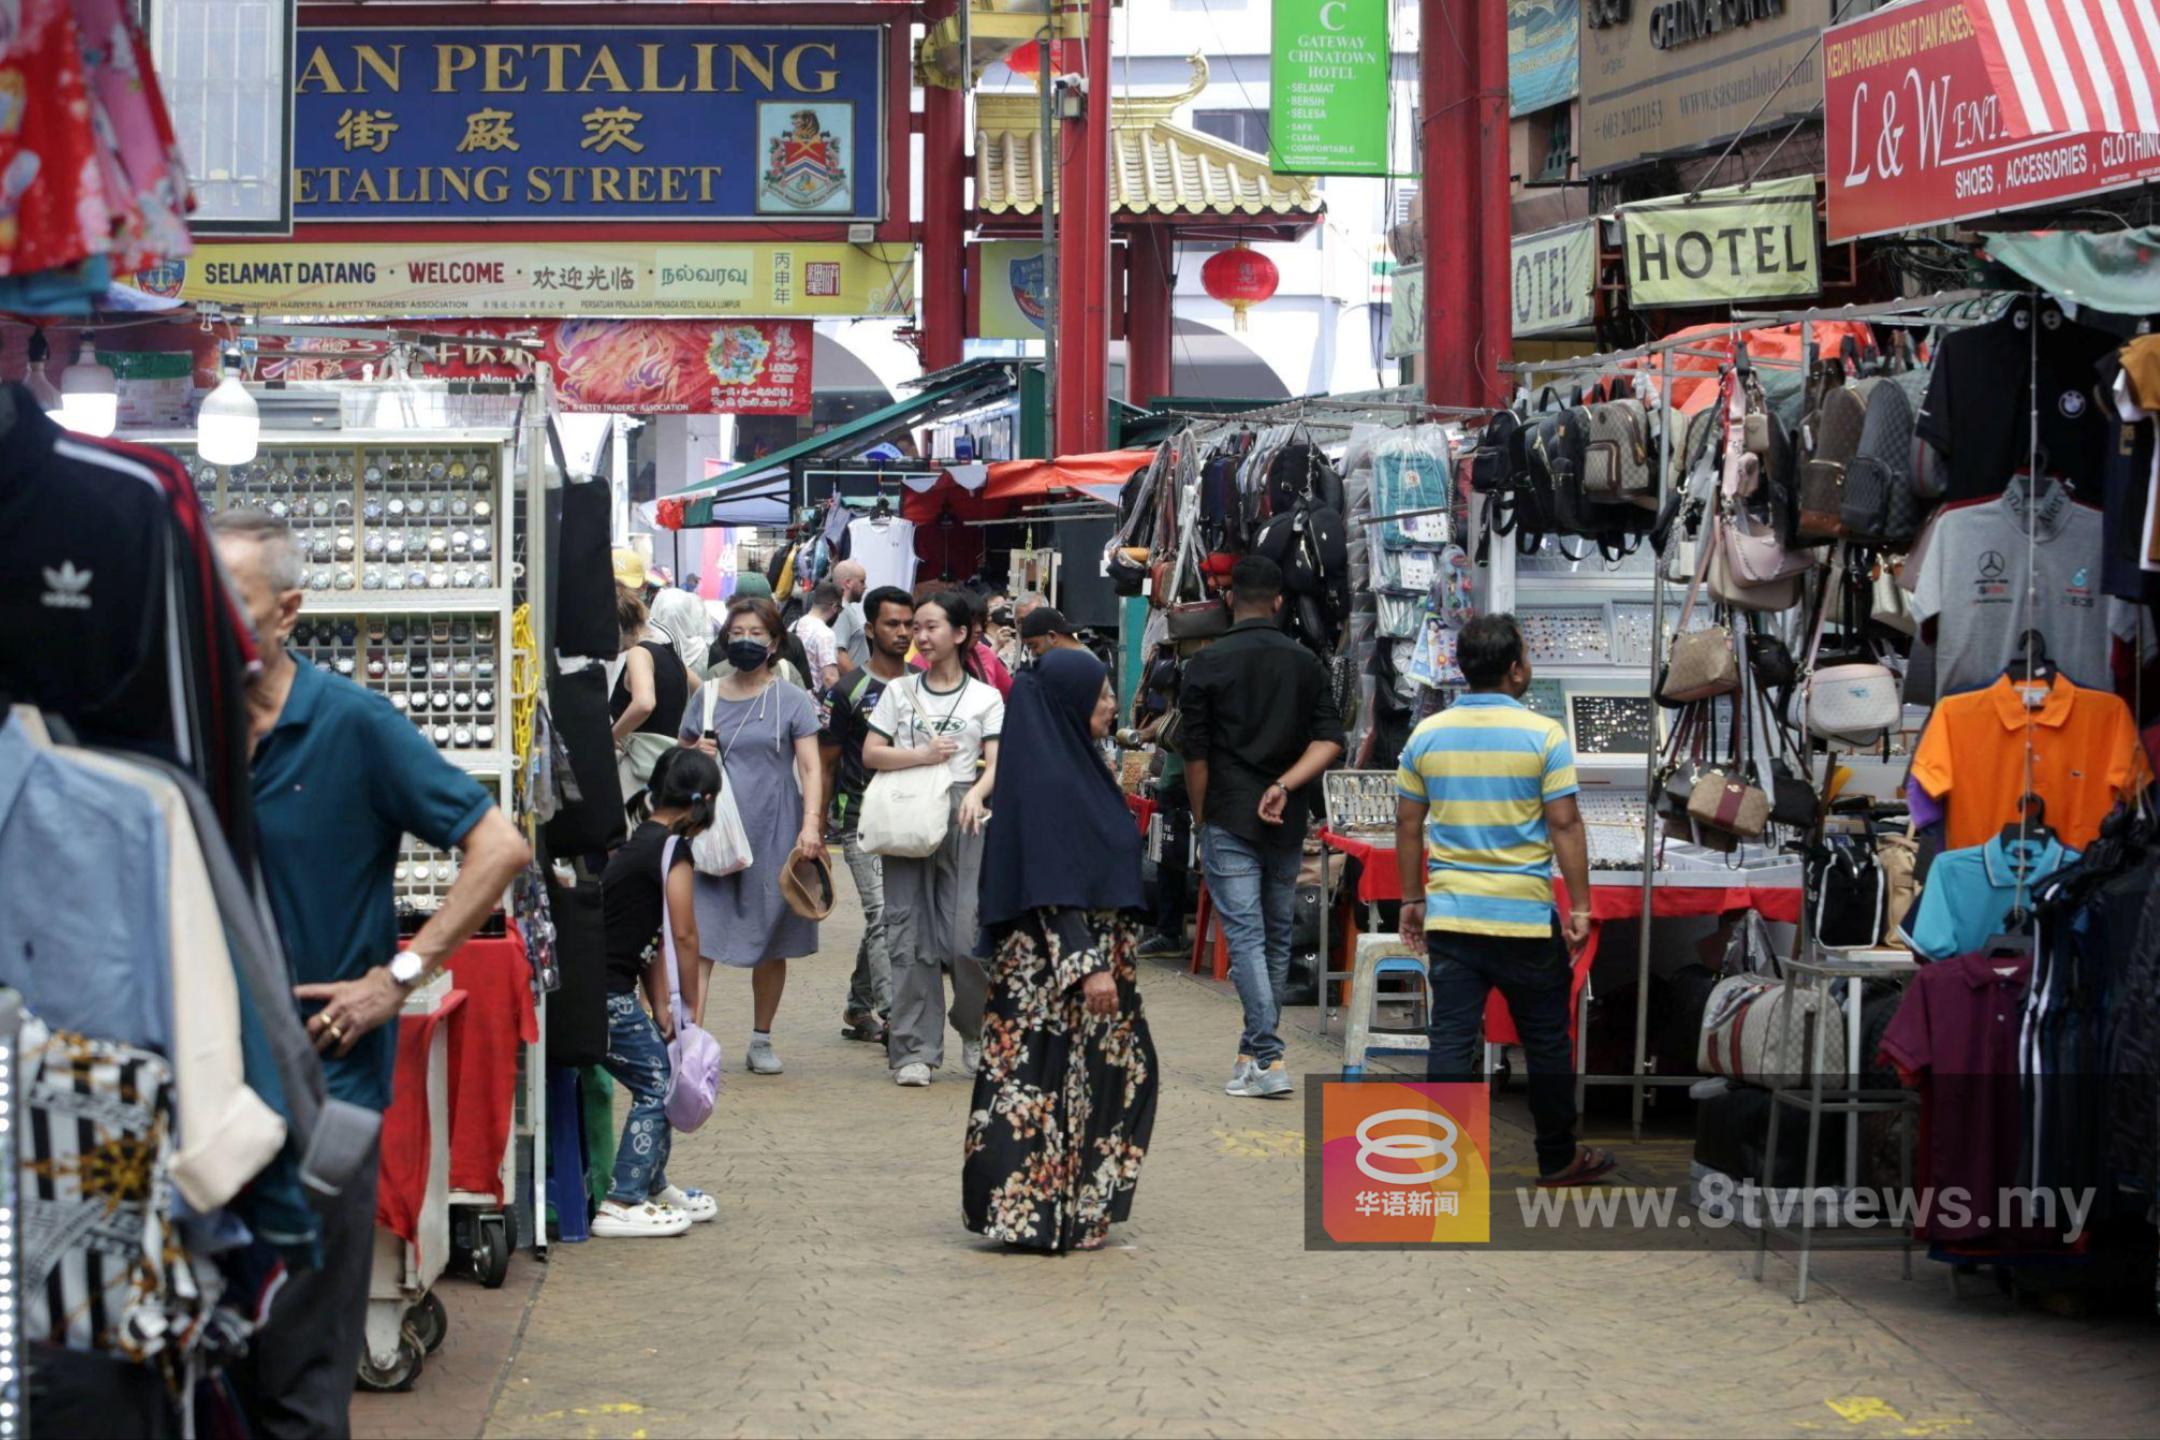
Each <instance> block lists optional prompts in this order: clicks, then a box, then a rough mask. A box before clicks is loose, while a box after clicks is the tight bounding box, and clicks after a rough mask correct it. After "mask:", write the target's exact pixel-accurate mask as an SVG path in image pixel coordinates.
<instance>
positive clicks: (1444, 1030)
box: [1425, 930, 1575, 1175]
mask: <svg viewBox="0 0 2160 1440" xmlns="http://www.w3.org/2000/svg"><path fill="white" fill-rule="evenodd" d="M1425 949H1426V953H1427V955H1428V957H1429V960H1430V973H1431V976H1432V1017H1431V1019H1430V1020H1428V1021H1427V1022H1426V1030H1425V1038H1426V1044H1427V1047H1428V1048H1427V1050H1426V1055H1425V1078H1426V1079H1428V1080H1439V1081H1476V1080H1479V1079H1481V1078H1482V1077H1481V1076H1480V1074H1479V1071H1480V1068H1481V1067H1480V1066H1479V1065H1478V1042H1479V1039H1480V1036H1481V1035H1482V1033H1483V1028H1484V1024H1485V997H1486V995H1487V994H1488V993H1489V992H1490V991H1491V990H1493V989H1494V988H1495V987H1498V989H1499V991H1500V993H1501V995H1502V996H1504V997H1506V999H1507V1004H1508V1014H1509V1015H1510V1016H1511V1017H1512V1018H1513V1019H1514V1021H1515V1033H1516V1035H1517V1036H1518V1037H1519V1038H1520V1039H1521V1040H1522V1047H1523V1058H1524V1059H1525V1060H1527V1061H1528V1062H1529V1063H1530V1083H1529V1091H1530V1118H1531V1120H1532V1121H1533V1122H1535V1123H1536V1125H1537V1158H1538V1173H1540V1174H1543V1175H1551V1174H1554V1173H1556V1172H1558V1171H1561V1170H1565V1169H1566V1168H1567V1167H1568V1164H1569V1163H1570V1162H1571V1161H1573V1160H1574V1158H1575V1052H1574V1051H1573V1049H1571V1048H1570V1047H1569V1045H1568V1000H1569V997H1570V995H1571V994H1572V993H1573V986H1574V969H1573V967H1572V966H1571V965H1570V964H1569V962H1568V952H1567V947H1566V946H1565V945H1563V944H1562V943H1561V942H1560V937H1559V935H1557V934H1553V935H1548V936H1542V937H1537V938H1522V939H1517V938H1515V937H1513V936H1504V935H1464V934H1459V933H1457V932H1455V931H1452V930H1428V931H1426V932H1425Z"/></svg>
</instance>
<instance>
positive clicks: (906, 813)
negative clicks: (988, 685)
mask: <svg viewBox="0 0 2160 1440" xmlns="http://www.w3.org/2000/svg"><path fill="white" fill-rule="evenodd" d="M891 688H893V689H896V690H897V691H898V692H899V694H900V698H901V700H902V702H903V703H905V704H906V705H907V706H908V707H909V708H910V709H912V710H913V711H914V712H915V716H916V721H917V723H918V725H919V726H920V727H921V728H922V730H923V732H924V733H925V734H930V735H937V734H942V733H944V732H943V731H942V730H941V729H940V728H939V727H937V726H935V725H933V724H931V723H930V719H929V717H928V716H927V715H925V714H924V713H923V708H922V699H921V696H920V695H919V694H917V693H916V692H917V691H919V690H920V689H921V688H922V680H921V678H920V677H915V678H911V679H907V680H895V681H894V682H893V684H892V687H891ZM966 690H967V687H966V686H965V685H963V686H961V693H962V694H963V695H964V694H965V693H966ZM959 708H960V701H959V699H958V698H955V699H954V701H953V709H954V710H955V711H958V709H959ZM951 718H952V717H951V716H949V715H948V716H947V717H946V719H947V720H948V721H949V720H950V719H951ZM952 786H953V778H952V768H951V767H950V766H948V765H946V764H945V763H944V762H943V761H939V762H938V763H937V764H935V765H911V766H909V767H908V768H907V769H905V770H879V771H876V772H874V773H872V775H871V776H870V786H869V788H868V789H867V790H865V791H864V792H863V808H862V820H861V823H860V827H859V831H858V838H859V842H860V844H861V845H862V848H863V849H864V850H866V851H868V852H869V853H870V854H872V855H895V856H899V857H901V858H903V859H908V860H920V859H922V858H923V857H924V856H925V855H934V854H936V853H937V849H938V847H939V846H940V845H943V844H944V843H945V831H946V829H947V827H948V826H950V825H951V823H952Z"/></svg>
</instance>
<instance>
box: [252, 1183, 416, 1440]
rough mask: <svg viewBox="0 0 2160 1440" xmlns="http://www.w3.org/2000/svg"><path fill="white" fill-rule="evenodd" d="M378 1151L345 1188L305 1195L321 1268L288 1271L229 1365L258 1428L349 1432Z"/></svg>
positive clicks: (363, 1328)
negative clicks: (317, 1228) (245, 1346)
mask: <svg viewBox="0 0 2160 1440" xmlns="http://www.w3.org/2000/svg"><path fill="white" fill-rule="evenodd" d="M378 1154H379V1152H378V1151H377V1150H376V1149H375V1148H374V1147H372V1146H371V1147H369V1150H368V1159H367V1164H365V1165H364V1166H362V1167H361V1171H360V1174H359V1176H358V1177H356V1178H355V1179H354V1180H353V1181H351V1182H350V1183H349V1184H347V1185H346V1187H345V1189H344V1190H343V1192H342V1193H340V1194H338V1195H335V1196H323V1195H313V1194H311V1195H309V1197H308V1203H309V1204H310V1205H312V1206H313V1207H314V1209H315V1214H316V1218H317V1219H318V1220H320V1221H321V1222H322V1245H323V1268H322V1269H320V1270H312V1271H303V1272H301V1273H298V1274H295V1275H292V1276H290V1277H289V1278H287V1280H286V1281H285V1284H284V1286H283V1288H281V1289H280V1290H279V1291H278V1293H277V1299H276V1300H274V1301H273V1302H271V1306H270V1320H269V1323H268V1324H266V1325H265V1326H263V1328H262V1329H260V1330H258V1331H256V1332H255V1338H254V1340H253V1341H252V1342H251V1343H250V1345H249V1351H248V1355H247V1356H246V1358H245V1359H243V1360H241V1361H240V1362H239V1363H238V1364H236V1365H235V1366H234V1367H233V1368H232V1370H231V1372H230V1374H231V1376H232V1380H233V1388H234V1389H235V1390H236V1391H237V1392H238V1397H239V1401H240V1409H241V1411H242V1412H243V1413H244V1414H245V1415H246V1416H247V1418H248V1423H249V1424H250V1425H251V1426H252V1427H253V1428H254V1432H255V1433H256V1434H257V1435H261V1436H269V1437H286V1436H291V1437H295V1440H323V1437H328V1440H342V1437H345V1436H349V1435H351V1434H352V1416H351V1407H352V1397H353V1384H354V1382H355V1380H356V1379H357V1378H358V1374H359V1366H360V1352H361V1350H362V1349H363V1348H364V1347H365V1346H366V1343H367V1338H366V1332H367V1308H368V1275H369V1273H370V1272H371V1271H372V1270H373V1268H374V1263H375V1180H376V1165H377V1158H376V1157H377V1155H378Z"/></svg>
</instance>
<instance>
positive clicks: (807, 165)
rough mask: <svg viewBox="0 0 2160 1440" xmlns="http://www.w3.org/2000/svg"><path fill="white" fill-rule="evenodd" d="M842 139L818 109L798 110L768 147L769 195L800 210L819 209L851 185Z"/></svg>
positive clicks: (766, 168)
mask: <svg viewBox="0 0 2160 1440" xmlns="http://www.w3.org/2000/svg"><path fill="white" fill-rule="evenodd" d="M843 149H844V147H843V144H842V141H841V139H840V137H839V136H837V135H835V134H833V132H832V131H830V130H828V129H826V128H825V126H824V123H823V122H822V121H821V120H820V119H819V117H818V112H817V111H815V110H797V111H795V112H794V113H793V114H791V115H790V116H789V117H788V123H787V125H786V127H785V128H784V129H783V130H782V131H781V133H779V134H778V135H775V136H773V137H772V139H771V140H770V141H769V142H768V143H767V145H766V147H765V177H764V187H765V193H766V194H767V195H769V196H771V197H772V198H773V199H775V200H777V201H779V202H780V203H781V204H783V205H786V206H788V207H790V208H792V209H796V210H816V209H820V208H822V207H824V205H825V202H826V201H828V200H830V199H831V198H832V197H833V196H835V195H837V194H839V193H840V192H841V191H842V190H843V189H844V188H846V186H847V179H848V173H847V165H846V163H845V156H844V154H843Z"/></svg>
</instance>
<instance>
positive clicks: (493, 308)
mask: <svg viewBox="0 0 2160 1440" xmlns="http://www.w3.org/2000/svg"><path fill="white" fill-rule="evenodd" d="M913 258H914V257H913V255H912V253H911V252H910V250H909V249H908V247H906V246H904V245H892V246H886V245H845V244H820V243H815V242H804V243H802V244H783V245H688V244H668V243H665V242H655V243H651V244H640V245H631V244H594V245H581V244H572V243H568V242H564V243H554V244H551V243H545V242H535V243H523V242H513V243H505V244H489V243H486V242H484V241H483V242H480V243H465V242H453V241H445V242H442V243H440V244H396V245H375V244H364V243H362V244H345V245H310V244H284V243H279V244H268V245H265V244H255V245H248V244H231V245H213V244H198V245H197V246H196V247H195V252H194V253H193V254H192V255H189V256H187V257H186V258H185V259H181V260H175V261H172V262H170V263H168V264H165V265H161V266H159V267H158V268H157V269H155V270H149V271H145V272H143V273H142V274H140V275H137V276H135V277H134V280H133V283H134V285H135V286H136V288H139V289H141V290H144V291H146V292H148V293H150V294H152V295H155V296H158V297H160V298H162V299H176V300H194V301H206V302H209V303H213V304H219V305H238V306H245V307H246V308H248V309H250V310H258V311H266V312H269V313H272V314H287V315H293V314H298V315H369V316H390V317H402V316H414V315H506V316H521V317H536V318H541V317H553V316H582V315H617V316H621V315H686V314H694V315H744V316H772V317H785V316H812V317H816V316H831V317H860V316H880V315H906V314H909V313H911V311H912V310H913V308H914V301H915V293H914V284H915V281H914V275H915V271H914V264H913Z"/></svg>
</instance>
